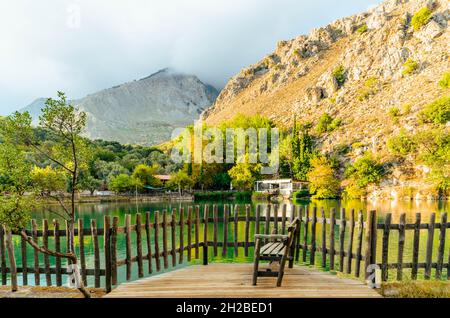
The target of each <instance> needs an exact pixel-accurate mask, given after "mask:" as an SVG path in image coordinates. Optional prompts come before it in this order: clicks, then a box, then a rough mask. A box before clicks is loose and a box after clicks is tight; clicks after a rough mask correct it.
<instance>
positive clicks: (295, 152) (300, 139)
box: [292, 123, 314, 181]
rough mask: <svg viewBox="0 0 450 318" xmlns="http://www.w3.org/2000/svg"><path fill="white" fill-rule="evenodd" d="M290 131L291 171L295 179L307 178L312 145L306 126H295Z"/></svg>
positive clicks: (312, 149) (312, 150)
mask: <svg viewBox="0 0 450 318" xmlns="http://www.w3.org/2000/svg"><path fill="white" fill-rule="evenodd" d="M294 125H295V126H296V128H294V130H293V133H292V157H293V158H292V161H293V166H292V172H293V175H294V178H295V179H297V180H301V181H304V180H307V174H308V172H309V171H310V169H311V165H310V160H311V158H312V156H313V152H314V145H313V140H312V138H311V136H310V135H309V131H308V127H307V126H297V123H294Z"/></svg>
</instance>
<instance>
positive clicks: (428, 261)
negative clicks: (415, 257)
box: [425, 213, 436, 280]
mask: <svg viewBox="0 0 450 318" xmlns="http://www.w3.org/2000/svg"><path fill="white" fill-rule="evenodd" d="M435 222H436V213H431V215H430V221H429V223H428V239H427V254H426V261H425V262H426V264H427V265H426V267H425V279H426V280H428V279H430V278H431V261H432V258H433V242H434V224H435Z"/></svg>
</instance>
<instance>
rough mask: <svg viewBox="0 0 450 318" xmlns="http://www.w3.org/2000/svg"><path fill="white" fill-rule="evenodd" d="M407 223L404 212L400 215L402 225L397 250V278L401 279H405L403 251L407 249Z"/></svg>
mask: <svg viewBox="0 0 450 318" xmlns="http://www.w3.org/2000/svg"><path fill="white" fill-rule="evenodd" d="M405 224H406V214H405V213H402V214H401V215H400V223H399V225H400V227H399V231H398V251H397V263H398V265H397V280H399V281H401V280H402V279H403V268H402V265H403V252H404V249H405V239H406V236H405V232H406V231H405Z"/></svg>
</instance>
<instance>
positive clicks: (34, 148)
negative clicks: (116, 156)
mask: <svg viewBox="0 0 450 318" xmlns="http://www.w3.org/2000/svg"><path fill="white" fill-rule="evenodd" d="M41 112H42V115H41V116H40V117H39V126H40V128H41V129H42V130H43V131H45V134H47V135H49V136H51V138H52V144H51V145H49V144H46V143H43V142H42V141H41V140H40V139H39V138H37V136H36V131H35V130H34V129H33V128H32V127H31V116H30V114H29V113H27V112H25V113H19V112H16V113H14V114H13V115H11V116H9V117H8V118H7V119H6V121H5V123H4V125H2V133H1V135H2V137H3V138H4V142H5V144H7V145H9V147H13V146H15V147H21V148H22V149H21V150H22V151H28V152H33V153H34V154H37V155H39V156H42V157H44V158H46V159H47V160H48V161H50V162H51V163H52V164H53V165H54V166H55V167H58V169H61V170H62V171H64V172H65V173H66V174H67V175H68V177H69V189H70V197H71V200H70V206H69V207H67V206H66V205H65V203H64V202H63V201H62V200H61V199H60V198H56V197H53V196H52V198H55V199H56V200H57V201H58V202H59V204H60V205H61V207H62V209H63V211H64V216H65V219H66V221H67V224H68V237H67V239H68V251H67V253H57V252H54V251H51V250H49V249H48V248H44V247H40V246H38V245H37V244H36V243H35V242H34V241H33V240H32V239H31V238H30V237H28V235H27V234H26V232H25V230H23V229H21V232H20V233H21V235H22V237H23V238H24V239H25V240H26V241H27V242H28V243H29V244H30V245H32V246H33V248H35V249H36V250H38V251H40V252H42V253H45V254H47V255H52V256H59V257H64V258H68V259H70V260H71V262H72V264H73V267H75V271H74V274H75V275H78V276H79V271H78V270H77V269H76V267H77V266H78V265H77V264H78V259H77V256H76V254H75V248H74V224H75V195H76V191H77V188H78V187H77V185H78V181H79V180H78V177H79V172H80V169H83V168H87V164H88V161H89V157H90V149H89V147H88V145H87V142H86V140H85V139H83V138H82V137H81V134H82V133H83V131H84V129H85V126H86V113H84V112H80V111H78V110H77V109H75V107H74V106H72V105H70V104H69V103H68V102H67V99H66V96H65V94H64V93H62V92H58V99H56V100H55V99H52V98H49V99H48V100H47V101H46V103H45V106H44V108H43V109H42V111H41ZM18 166H20V163H18ZM17 189H18V188H17ZM15 196H16V197H15V204H11V205H9V206H10V209H8V210H6V211H5V210H2V211H1V212H2V213H5V214H11V215H23V214H24V213H29V212H28V211H23V210H22V209H23V208H24V206H25V205H24V204H21V203H20V202H21V201H22V200H24V199H23V194H20V192H19V191H16V193H15ZM13 203H14V202H13ZM21 224H22V223H21V222H19V221H17V223H13V222H11V223H10V224H7V226H9V227H10V228H17V225H21ZM77 281H79V282H80V286H79V290H80V291H81V292H82V293H83V295H84V296H85V297H90V295H89V293H88V292H87V291H86V289H85V288H84V286H83V282H82V280H81V279H80V277H77Z"/></svg>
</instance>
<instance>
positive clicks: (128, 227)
mask: <svg viewBox="0 0 450 318" xmlns="http://www.w3.org/2000/svg"><path fill="white" fill-rule="evenodd" d="M125 255H126V266H127V269H126V272H127V275H126V278H127V280H130V279H131V266H132V263H131V262H132V261H131V215H130V214H126V215H125Z"/></svg>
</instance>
